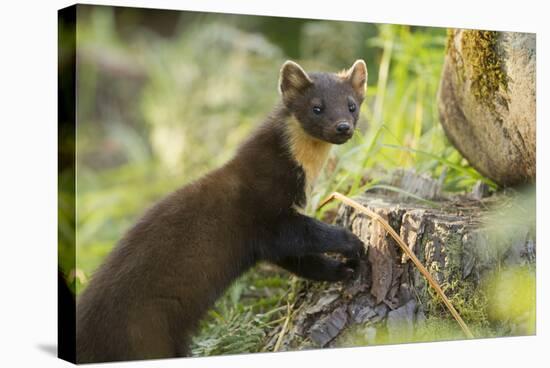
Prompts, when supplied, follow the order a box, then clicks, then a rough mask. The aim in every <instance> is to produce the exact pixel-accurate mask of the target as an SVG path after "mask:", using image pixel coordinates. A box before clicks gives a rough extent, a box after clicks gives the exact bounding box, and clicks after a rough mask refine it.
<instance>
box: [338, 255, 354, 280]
mask: <svg viewBox="0 0 550 368" xmlns="http://www.w3.org/2000/svg"><path fill="white" fill-rule="evenodd" d="M358 272H359V259H348V260H346V261H345V262H340V264H339V265H338V274H339V278H338V279H339V280H343V281H347V280H353V279H354V278H355V277H356V275H357V273H358Z"/></svg>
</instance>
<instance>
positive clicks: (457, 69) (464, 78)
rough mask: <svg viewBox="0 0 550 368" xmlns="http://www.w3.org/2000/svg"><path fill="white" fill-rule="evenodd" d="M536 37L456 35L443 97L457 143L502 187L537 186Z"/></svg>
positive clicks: (443, 114) (444, 119) (443, 113)
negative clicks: (530, 184) (529, 184)
mask: <svg viewBox="0 0 550 368" xmlns="http://www.w3.org/2000/svg"><path fill="white" fill-rule="evenodd" d="M535 81H536V44H535V34H529V33H514V32H492V31H477V30H450V31H449V35H448V43H447V55H446V57H445V63H444V66H443V72H442V77H441V82H440V88H439V93H438V105H439V113H440V120H441V124H442V125H443V128H444V130H445V132H446V134H447V137H448V138H449V140H450V141H451V143H452V144H453V145H454V146H455V147H456V148H457V149H458V150H459V151H460V152H461V153H462V155H463V156H464V157H465V158H466V159H467V160H468V161H469V163H470V164H471V165H472V166H474V167H475V168H476V169H477V170H478V171H479V172H481V173H482V174H484V175H485V176H487V177H489V178H491V179H492V180H494V181H495V182H496V183H498V184H500V185H501V186H514V185H520V184H524V183H532V182H534V181H535V175H536V168H535V166H536V162H535V156H536V147H535V143H536V135H535V131H536V89H535Z"/></svg>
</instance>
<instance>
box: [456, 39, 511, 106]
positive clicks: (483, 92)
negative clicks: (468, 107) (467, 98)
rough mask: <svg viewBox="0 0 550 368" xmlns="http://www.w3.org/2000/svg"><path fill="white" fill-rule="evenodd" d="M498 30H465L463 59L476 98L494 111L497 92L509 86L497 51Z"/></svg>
mask: <svg viewBox="0 0 550 368" xmlns="http://www.w3.org/2000/svg"><path fill="white" fill-rule="evenodd" d="M497 41H498V32H494V31H476V30H465V31H463V33H462V39H461V46H462V59H463V62H464V68H466V67H467V68H468V76H469V78H470V79H471V91H472V94H473V95H474V96H475V97H476V99H477V100H478V101H479V102H480V103H482V104H484V105H485V106H487V107H489V108H490V109H491V110H493V111H494V108H495V105H494V100H495V98H494V97H495V94H496V93H497V92H498V91H499V89H500V88H503V89H506V88H507V77H506V73H505V72H504V69H503V64H502V61H501V58H500V57H499V55H498V51H497Z"/></svg>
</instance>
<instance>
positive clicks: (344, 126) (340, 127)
mask: <svg viewBox="0 0 550 368" xmlns="http://www.w3.org/2000/svg"><path fill="white" fill-rule="evenodd" d="M350 130H351V124H350V123H348V122H347V121H341V122H339V123H338V124H337V125H336V131H337V132H338V133H340V134H347V133H349V131H350Z"/></svg>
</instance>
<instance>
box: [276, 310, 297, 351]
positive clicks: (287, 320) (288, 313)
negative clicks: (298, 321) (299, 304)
mask: <svg viewBox="0 0 550 368" xmlns="http://www.w3.org/2000/svg"><path fill="white" fill-rule="evenodd" d="M293 307H294V304H292V305H290V303H288V304H287V315H286V318H285V323H284V324H283V328H282V329H281V332H280V333H279V337H278V338H277V342H276V343H275V346H274V347H273V352H276V351H279V348H280V347H281V343H282V342H283V337H284V336H285V333H286V330H287V328H288V323H289V322H290V316H291V315H292V308H293Z"/></svg>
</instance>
